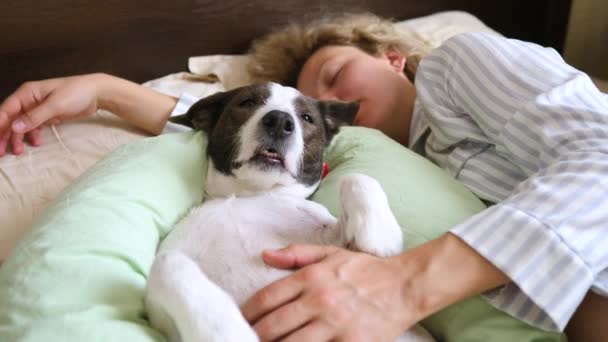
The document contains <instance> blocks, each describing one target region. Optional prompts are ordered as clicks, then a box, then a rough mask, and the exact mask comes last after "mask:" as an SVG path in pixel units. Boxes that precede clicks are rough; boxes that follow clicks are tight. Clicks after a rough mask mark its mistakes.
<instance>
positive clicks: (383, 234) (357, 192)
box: [338, 174, 403, 257]
mask: <svg viewBox="0 0 608 342" xmlns="http://www.w3.org/2000/svg"><path fill="white" fill-rule="evenodd" d="M340 200H341V202H342V215H341V216H340V218H339V221H338V225H339V226H340V227H341V228H342V229H343V232H344V237H345V240H346V241H345V242H346V244H347V246H349V247H351V248H353V249H355V250H360V251H363V252H367V253H370V254H373V255H377V256H382V257H387V256H392V255H397V254H399V253H401V252H402V251H403V234H402V232H401V227H400V226H399V223H398V222H397V219H395V216H394V215H393V212H392V211H391V208H390V206H389V204H388V199H387V197H386V194H385V193H384V190H382V186H381V185H380V183H378V181H376V180H375V179H374V178H371V177H369V176H366V175H362V174H353V175H349V176H347V177H345V178H344V179H342V181H341V183H340Z"/></svg>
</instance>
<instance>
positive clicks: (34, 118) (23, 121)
mask: <svg viewBox="0 0 608 342" xmlns="http://www.w3.org/2000/svg"><path fill="white" fill-rule="evenodd" d="M51 102H52V97H50V98H49V99H47V100H46V101H44V102H42V103H41V104H40V105H39V106H38V107H36V108H34V109H32V111H30V112H28V113H25V114H24V115H21V116H20V117H18V118H17V119H16V120H15V121H13V124H12V129H13V132H15V133H27V132H29V131H31V130H33V129H36V128H38V127H39V126H40V125H42V124H43V123H45V122H46V121H47V120H49V119H50V118H52V117H53V116H54V115H55V111H54V109H53V106H52V105H51Z"/></svg>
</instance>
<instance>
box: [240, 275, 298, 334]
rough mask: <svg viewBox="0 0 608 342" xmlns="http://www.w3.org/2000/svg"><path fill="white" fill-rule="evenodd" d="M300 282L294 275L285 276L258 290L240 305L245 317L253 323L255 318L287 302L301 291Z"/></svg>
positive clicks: (257, 318)
mask: <svg viewBox="0 0 608 342" xmlns="http://www.w3.org/2000/svg"><path fill="white" fill-rule="evenodd" d="M302 290H303V288H302V283H301V282H300V281H299V279H298V278H296V277H294V276H290V277H286V278H283V279H281V280H278V281H275V282H274V283H272V284H270V285H268V286H266V287H265V288H263V289H261V290H260V291H258V292H257V293H256V294H255V295H253V297H251V298H250V299H249V300H248V301H247V302H246V303H245V304H243V306H242V307H241V312H242V313H243V316H244V317H245V319H246V320H247V321H248V322H249V323H251V324H255V322H256V321H257V320H259V319H260V318H261V317H263V316H264V315H266V314H267V313H269V312H271V311H274V310H275V309H277V308H279V307H280V306H282V305H284V304H286V303H289V302H290V301H292V300H294V299H295V298H297V297H298V296H299V295H300V293H302Z"/></svg>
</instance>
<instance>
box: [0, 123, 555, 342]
mask: <svg viewBox="0 0 608 342" xmlns="http://www.w3.org/2000/svg"><path fill="white" fill-rule="evenodd" d="M206 142H207V141H206V137H205V135H204V134H202V133H192V132H189V133H179V134H170V135H163V136H160V137H156V138H147V139H142V140H140V141H137V142H134V143H131V144H128V145H125V146H123V147H121V148H119V149H118V150H116V151H115V152H113V153H112V154H110V155H109V156H108V157H106V158H104V159H103V160H102V161H100V162H99V163H98V164H97V165H95V166H94V167H93V168H92V169H91V170H90V171H88V172H86V173H85V174H84V175H83V176H81V177H80V178H79V179H78V180H77V181H76V182H75V184H73V185H72V186H71V187H70V188H69V189H68V190H67V191H66V192H64V193H63V194H62V196H60V198H59V199H57V200H56V201H55V202H54V204H53V205H51V206H50V207H49V208H48V209H47V210H46V211H45V214H44V215H43V217H41V218H40V219H39V220H38V221H37V223H36V224H35V226H34V227H33V228H32V229H31V231H30V232H29V233H28V234H27V236H26V237H25V238H24V239H23V240H22V241H21V242H20V244H19V245H18V246H17V248H16V249H15V251H14V252H13V254H12V255H11V256H9V258H8V259H7V260H6V261H5V263H4V265H3V266H2V267H1V268H0V308H1V309H0V341H130V342H135V341H157V340H162V339H163V337H162V336H161V335H160V334H159V333H158V332H156V331H155V330H154V329H152V328H151V327H150V326H149V325H148V323H147V320H146V314H145V311H144V304H143V297H144V291H145V283H146V278H147V273H148V270H149V268H150V266H151V264H152V261H153V259H154V254H155V250H156V246H157V244H158V242H159V240H160V239H162V238H163V237H164V236H165V235H166V234H167V233H168V232H169V231H170V229H171V227H172V226H173V225H174V224H175V223H176V222H177V220H178V219H179V218H180V217H181V216H182V215H183V214H184V213H186V212H187V210H188V209H189V208H190V207H192V206H193V205H196V204H198V203H200V201H201V199H202V197H203V191H202V190H203V187H202V185H203V180H204V177H205V174H204V170H205V164H206V163H205V160H204V156H205V153H204V151H205V148H206V145H207V144H206ZM326 161H327V162H328V164H329V168H330V173H329V175H328V176H327V177H326V178H325V179H324V180H323V182H322V184H321V186H320V188H319V190H318V191H317V192H316V193H315V194H314V196H313V199H314V200H315V201H318V202H320V203H323V204H325V205H326V206H327V207H328V208H329V210H330V211H331V212H332V213H334V215H335V214H337V211H338V208H339V205H338V182H339V179H340V177H341V176H343V175H346V174H349V173H352V172H361V173H366V174H368V175H371V176H373V177H375V178H377V179H378V180H379V181H380V182H381V183H382V185H383V187H384V189H385V190H386V192H387V194H388V197H389V200H390V202H391V205H392V208H393V210H394V212H395V214H396V217H397V219H398V220H399V222H400V223H401V225H402V226H403V227H405V228H404V230H405V244H406V247H407V248H410V247H412V246H415V245H418V244H420V243H423V242H424V241H427V240H429V239H432V238H434V237H437V236H439V235H441V234H442V233H443V232H445V231H447V230H448V229H449V228H450V227H452V226H454V225H455V224H457V223H459V222H461V221H462V220H464V219H465V218H467V217H469V216H471V215H473V214H475V213H476V212H478V211H480V210H482V209H483V208H484V206H483V204H482V203H481V202H480V201H479V200H477V199H476V198H475V197H474V196H473V195H472V194H471V193H470V192H468V191H467V190H466V189H465V188H464V187H463V186H461V185H460V184H459V183H457V182H455V181H454V180H452V179H450V178H449V177H448V176H447V174H445V173H444V172H443V171H442V170H440V169H438V168H437V167H435V166H434V165H433V164H431V163H430V162H428V161H427V160H425V159H423V158H421V157H419V156H417V155H415V154H414V153H412V152H410V151H409V150H407V149H405V148H403V147H401V146H400V145H398V144H397V143H395V142H393V141H392V140H390V139H388V138H386V137H385V136H384V135H383V134H381V133H379V132H378V131H375V130H371V129H366V128H356V127H349V128H345V129H343V130H342V132H341V133H340V134H339V135H338V136H337V137H336V138H335V139H334V141H333V142H332V145H331V146H330V148H329V149H328V151H327V155H326ZM423 324H424V325H425V326H426V327H427V329H429V330H430V331H431V333H433V334H434V335H435V336H436V337H438V338H440V339H442V340H447V341H489V340H491V341H537V340H543V341H545V340H559V339H560V338H561V337H562V336H561V335H558V334H552V333H547V332H543V331H540V330H537V329H534V328H532V327H530V326H527V325H526V324H524V323H522V322H519V321H517V320H515V319H513V318H511V317H509V316H507V315H506V314H504V313H501V312H499V311H497V310H495V309H493V308H492V307H491V306H490V305H489V304H487V303H486V302H484V301H483V300H481V299H480V298H473V299H470V300H467V301H464V302H462V303H459V304H456V305H454V306H452V307H450V308H448V309H446V310H443V311H442V312H440V313H438V314H435V315H434V316H432V317H430V318H428V319H426V320H425V321H424V322H423Z"/></svg>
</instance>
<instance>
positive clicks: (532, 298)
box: [0, 16, 608, 341]
mask: <svg viewBox="0 0 608 342" xmlns="http://www.w3.org/2000/svg"><path fill="white" fill-rule="evenodd" d="M408 41H413V40H408ZM252 53H253V55H254V58H253V62H252V65H251V71H252V73H253V74H254V75H257V77H258V78H260V79H264V80H268V79H270V80H275V81H280V82H281V83H285V84H288V85H295V86H297V87H298V88H299V89H300V90H301V91H302V92H304V93H305V94H308V95H311V96H314V97H318V98H323V99H328V98H332V99H338V100H344V101H357V102H359V104H360V111H359V113H358V114H357V118H356V124H358V125H362V126H368V127H375V128H378V129H380V130H382V131H383V132H385V133H386V134H387V135H388V136H390V137H392V138H393V139H395V140H397V141H399V142H400V143H402V144H404V145H406V146H409V147H411V148H412V149H414V150H415V151H417V152H419V153H421V154H423V155H425V156H426V157H427V158H429V159H431V160H433V161H434V162H435V163H437V164H438V165H439V166H441V167H443V168H444V169H446V170H447V171H448V172H449V173H451V174H452V175H454V177H456V178H458V179H460V180H461V181H463V183H464V184H465V185H467V187H469V189H471V190H472V191H473V192H474V193H475V194H476V195H477V196H478V197H480V198H481V199H483V200H485V201H486V202H488V203H490V204H493V203H496V204H495V205H492V206H491V207H490V208H489V209H487V210H485V211H484V212H482V213H480V214H479V215H477V216H475V217H473V218H471V219H470V220H468V221H466V222H464V223H463V224H461V225H459V226H457V227H454V228H453V229H452V230H451V232H450V233H447V234H445V235H444V236H442V237H440V238H438V239H436V240H434V241H430V242H428V243H426V244H424V245H421V246H419V247H417V248H415V249H412V250H409V251H407V252H405V253H403V254H402V255H400V256H398V257H395V258H390V259H380V258H375V257H372V256H369V255H366V254H361V253H355V252H351V251H347V250H344V249H340V248H335V247H323V246H304V245H294V246H288V247H286V248H285V249H283V250H279V251H266V252H265V253H264V255H263V258H264V260H265V262H266V263H268V264H270V265H272V266H275V267H282V268H302V269H301V270H300V271H298V272H295V273H294V274H293V275H292V276H290V277H287V278H285V279H283V280H280V281H278V282H276V283H274V284H271V285H270V286H268V287H267V288H265V289H263V290H261V291H260V292H259V293H258V294H257V295H256V296H254V297H253V298H252V299H251V300H250V301H249V302H248V303H246V304H245V305H244V306H243V308H242V310H243V313H244V315H245V317H246V318H248V319H249V320H250V322H251V323H252V324H254V328H255V329H256V331H257V332H258V334H259V335H260V336H261V337H262V339H264V340H267V339H268V340H273V339H276V338H279V337H287V339H288V340H291V339H294V340H295V339H304V340H329V339H347V340H351V339H357V340H373V341H375V340H390V339H393V338H394V337H396V336H397V335H399V334H400V332H402V331H403V330H405V329H407V328H408V327H409V326H411V325H413V324H414V323H416V322H418V321H419V320H421V319H423V318H424V317H426V316H428V315H430V314H432V313H433V312H435V311H437V310H440V309H441V308H444V307H446V306H447V305H449V304H451V303H454V302H456V301H459V300H462V299H464V298H467V297H469V296H472V295H476V294H480V293H486V294H487V295H488V298H489V300H490V302H491V303H492V304H493V305H495V306H497V307H498V308H500V309H502V310H504V311H506V312H508V313H510V314H512V315H514V316H516V317H518V318H520V319H522V320H524V321H526V322H529V323H531V324H534V325H537V326H539V327H541V328H545V329H552V330H562V329H564V328H565V326H566V324H567V323H568V322H569V321H570V319H571V317H572V314H573V312H574V311H575V309H576V308H577V307H579V304H580V303H581V301H582V300H583V297H585V295H587V297H586V298H587V299H586V300H585V302H584V303H583V305H581V306H580V309H579V311H578V313H577V314H576V315H575V318H574V319H573V322H578V320H579V318H578V317H582V318H581V320H582V321H584V323H585V328H586V329H585V330H586V331H590V332H591V336H592V337H595V338H598V337H599V338H600V339H602V338H605V337H606V335H608V332H607V331H606V328H605V327H604V326H603V325H601V324H600V319H599V317H601V315H602V314H601V312H593V310H603V311H604V312H606V311H608V305H607V304H606V303H607V301H606V299H605V297H602V296H606V295H607V294H608V252H606V248H602V246H606V244H607V243H608V240H607V239H608V228H606V226H605V225H604V223H603V222H606V221H607V220H606V219H607V218H608V217H606V216H608V215H607V214H605V213H606V212H608V211H606V210H605V209H606V208H608V198H606V197H607V196H604V195H603V194H605V193H606V192H608V186H607V185H606V181H605V174H606V170H607V168H608V158H607V157H605V152H606V151H605V148H604V147H603V146H608V145H607V143H608V103H607V102H608V100H607V99H606V97H605V96H604V95H602V94H601V93H600V92H599V91H598V90H597V88H595V87H594V86H593V84H592V83H591V81H590V80H589V78H588V77H587V76H586V75H584V74H582V73H580V72H579V71H576V70H574V69H573V68H571V67H569V66H567V65H566V64H565V63H564V62H563V61H562V60H561V58H560V57H559V55H557V54H556V53H555V52H552V51H550V50H545V49H542V48H540V47H538V46H536V45H533V44H529V43H524V42H519V41H512V40H506V39H503V38H499V37H493V36H488V35H482V34H465V35H459V36H456V37H454V38H452V39H450V40H449V41H448V42H446V43H445V44H444V45H443V46H442V47H440V48H438V49H436V50H435V51H434V52H433V53H432V54H431V55H429V56H428V57H425V58H423V59H422V61H421V63H420V67H419V68H416V65H417V63H416V62H417V56H419V55H420V51H418V50H417V49H416V47H413V46H411V45H405V44H404V43H403V37H402V36H400V35H399V34H397V33H396V32H395V31H394V29H393V27H392V25H391V23H390V22H387V21H384V20H382V19H379V18H376V17H373V16H355V17H350V16H346V17H342V18H334V19H332V20H328V21H320V22H314V23H311V24H309V25H308V26H303V27H300V26H291V27H289V28H287V29H284V30H282V31H278V32H277V33H275V34H272V35H270V36H268V37H266V38H265V39H264V40H261V41H259V42H257V43H256V44H255V45H254V48H253V50H252ZM276 66H279V67H278V68H277V67H276ZM416 69H417V71H416ZM414 73H415V81H416V83H415V86H414V83H413V80H414V77H413V76H414ZM408 76H409V77H408ZM188 103H191V99H189V98H188V97H187V96H184V97H182V99H181V100H180V101H179V104H178V100H177V99H174V98H171V97H168V96H164V95H160V94H158V93H156V92H154V91H151V90H148V89H145V88H143V87H140V86H138V85H136V84H133V83H130V82H128V81H125V80H120V79H117V78H114V77H111V76H108V75H103V74H95V75H85V76H76V77H72V78H61V79H53V80H47V81H42V82H35V83H28V84H25V85H24V86H22V87H21V88H20V89H19V90H17V91H16V92H15V93H14V94H13V95H11V97H9V98H8V99H7V100H6V101H5V102H4V103H3V104H2V105H1V106H0V132H2V139H1V140H0V153H3V152H4V151H5V150H6V146H7V145H8V144H9V142H10V145H11V146H12V149H13V151H14V152H15V153H17V154H18V153H20V152H21V151H22V150H23V143H22V141H23V138H24V134H26V136H27V137H28V139H29V140H30V142H31V143H32V144H37V143H39V141H38V138H37V133H36V129H37V127H39V126H40V125H41V124H44V123H46V122H49V121H51V122H52V121H54V120H63V119H67V118H72V117H77V116H80V115H87V114H89V113H91V112H93V111H94V110H95V109H97V108H103V109H108V110H110V111H112V112H114V113H115V114H117V115H119V116H122V117H123V118H125V119H126V120H128V121H129V122H131V123H132V124H134V125H136V126H139V127H141V128H143V129H146V130H148V131H150V132H152V133H159V132H160V131H161V129H162V127H163V126H164V124H165V123H166V121H167V117H168V115H169V113H170V112H171V110H172V108H174V107H175V106H176V104H178V105H180V106H187V105H188ZM583 171H584V172H583ZM575 237H576V238H575ZM538 269H540V270H542V272H535V270H538ZM492 289H496V290H494V291H490V292H487V291H489V290H492ZM590 290H592V291H593V292H592V291H590ZM594 292H595V293H597V294H594ZM598 294H601V296H600V295H598ZM574 328H576V326H573V334H578V333H579V332H580V331H583V329H574ZM602 329H603V330H602ZM602 334H603V335H602ZM355 337H356V338H355ZM586 340H589V339H586Z"/></svg>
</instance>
